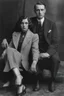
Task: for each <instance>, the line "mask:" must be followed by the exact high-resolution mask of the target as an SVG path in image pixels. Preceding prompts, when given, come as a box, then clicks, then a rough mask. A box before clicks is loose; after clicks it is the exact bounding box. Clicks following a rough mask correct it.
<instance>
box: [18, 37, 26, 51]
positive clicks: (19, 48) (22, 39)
mask: <svg viewBox="0 0 64 96" xmlns="http://www.w3.org/2000/svg"><path fill="white" fill-rule="evenodd" d="M24 37H25V36H24V35H20V39H19V43H18V48H17V50H18V51H19V52H20V51H21V47H22V43H23V41H24Z"/></svg>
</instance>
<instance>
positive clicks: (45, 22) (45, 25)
mask: <svg viewBox="0 0 64 96" xmlns="http://www.w3.org/2000/svg"><path fill="white" fill-rule="evenodd" d="M49 29H50V24H49V22H48V21H47V19H46V18H45V20H44V36H45V38H46V41H47V42H48V43H50V42H49V40H48V37H47V35H48V31H49Z"/></svg>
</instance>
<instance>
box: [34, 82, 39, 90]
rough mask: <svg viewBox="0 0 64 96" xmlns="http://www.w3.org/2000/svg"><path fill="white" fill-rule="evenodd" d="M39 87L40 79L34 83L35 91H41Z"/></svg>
mask: <svg viewBox="0 0 64 96" xmlns="http://www.w3.org/2000/svg"><path fill="white" fill-rule="evenodd" d="M39 89H40V86H39V81H37V83H36V84H34V86H33V91H39Z"/></svg>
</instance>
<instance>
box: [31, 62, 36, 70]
mask: <svg viewBox="0 0 64 96" xmlns="http://www.w3.org/2000/svg"><path fill="white" fill-rule="evenodd" d="M36 64H37V62H36V61H33V63H32V65H31V71H32V72H37V70H36Z"/></svg>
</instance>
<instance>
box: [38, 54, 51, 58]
mask: <svg viewBox="0 0 64 96" xmlns="http://www.w3.org/2000/svg"><path fill="white" fill-rule="evenodd" d="M41 57H42V58H49V57H50V55H49V54H48V53H40V58H41Z"/></svg>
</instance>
